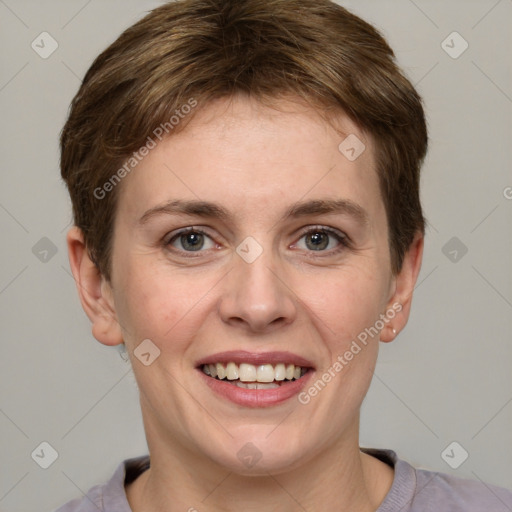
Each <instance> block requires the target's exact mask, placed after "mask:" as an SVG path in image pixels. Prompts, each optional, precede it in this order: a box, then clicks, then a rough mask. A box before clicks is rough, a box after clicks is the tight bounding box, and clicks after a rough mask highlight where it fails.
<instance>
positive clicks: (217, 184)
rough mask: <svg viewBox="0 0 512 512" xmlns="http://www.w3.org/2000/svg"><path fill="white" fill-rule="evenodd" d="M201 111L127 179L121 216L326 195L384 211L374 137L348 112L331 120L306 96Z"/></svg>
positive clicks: (282, 203)
mask: <svg viewBox="0 0 512 512" xmlns="http://www.w3.org/2000/svg"><path fill="white" fill-rule="evenodd" d="M198 108H199V110H198V112H197V113H196V114H195V117H194V118H193V119H192V121H191V122H190V123H188V125H187V126H186V128H185V129H183V130H182V131H180V132H178V133H176V134H173V135H172V136H169V137H168V138H167V139H164V140H163V141H162V142H159V143H158V144H156V147H155V148H154V149H152V150H151V151H150V152H149V154H148V155H147V156H146V157H145V158H144V159H143V160H142V161H141V162H139V164H138V165H137V166H136V167H135V168H134V170H133V171H132V172H131V173H130V175H129V176H127V177H126V178H125V179H124V181H123V183H122V189H121V191H120V192H121V194H120V200H119V205H118V214H122V215H125V214H127V215H131V216H136V215H140V214H141V212H142V211H146V210H147V209H149V208H152V207H155V206H157V205H159V204H163V203H166V202H169V201H170V200H173V199H176V198H185V199H195V200H202V201H210V202H216V203H221V204H225V205H226V209H228V210H233V211H235V212H236V214H237V218H238V219H243V218H249V219H250V218H253V217H254V216H255V215H256V216H258V217H262V216H263V215H264V214H265V213H268V214H269V215H270V214H271V212H275V211H276V210H277V209H281V210H284V209H289V207H290V205H291V204H293V203H295V202H298V201H300V200H305V199H309V200H314V199H317V198H320V197H321V198H323V199H324V198H331V199H338V198H342V199H349V200H352V201H354V202H356V201H357V202H358V203H361V202H362V203H364V204H365V208H366V209H368V210H370V213H373V214H378V210H379V208H380V207H381V206H382V204H379V203H381V201H380V191H379V187H378V179H377V175H376V172H375V166H374V157H373V153H374V148H373V141H372V138H371V137H370V136H368V135H367V134H365V133H364V132H363V131H362V130H361V129H360V128H359V127H358V126H357V125H356V124H355V123H353V122H352V121H351V120H350V119H349V118H348V117H347V116H345V115H343V114H342V113H340V115H339V116H338V117H337V118H336V119H335V124H334V125H333V124H331V123H328V122H327V121H326V120H325V119H324V118H323V117H322V116H321V115H320V114H319V112H318V111H316V110H315V109H313V108H312V107H311V106H308V105H305V104H304V103H302V102H300V101H295V100H282V101H280V102H279V103H278V104H276V105H275V106H272V107H270V106H265V105H263V104H262V103H260V102H258V101H256V100H252V99H247V98H241V97H235V98H230V99H223V100H218V101H215V102H213V103H210V104H208V105H207V106H204V107H202V108H201V107H200V106H199V107H198ZM354 156H355V157H356V158H354ZM372 210H373V212H372Z"/></svg>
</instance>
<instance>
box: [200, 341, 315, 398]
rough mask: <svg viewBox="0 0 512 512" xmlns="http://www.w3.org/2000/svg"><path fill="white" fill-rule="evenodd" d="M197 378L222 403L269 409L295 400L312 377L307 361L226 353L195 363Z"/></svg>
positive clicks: (277, 354) (279, 355)
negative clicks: (227, 402)
mask: <svg viewBox="0 0 512 512" xmlns="http://www.w3.org/2000/svg"><path fill="white" fill-rule="evenodd" d="M196 365H197V366H196V368H197V370H198V374H199V376H200V377H201V379H202V380H203V382H204V383H205V384H206V385H207V387H208V388H209V389H210V390H211V391H213V393H214V394H215V395H217V396H218V397H219V398H221V399H223V400H228V401H229V402H232V403H235V404H237V405H238V406H243V407H252V408H254V407H257V408H259V407H271V406H276V405H279V404H282V403H284V402H286V401H288V400H290V399H291V398H293V397H296V396H297V395H298V394H299V393H300V392H301V390H302V389H303V388H304V387H305V386H306V385H307V382H308V381H309V380H310V379H311V378H312V376H313V375H314V374H315V367H314V366H313V363H311V361H308V360H307V359H305V358H303V357H301V356H299V355H297V354H293V353H291V352H265V353H253V352H248V351H229V352H222V353H217V354H211V355H210V356H207V357H205V358H203V359H202V360H199V361H197V363H196Z"/></svg>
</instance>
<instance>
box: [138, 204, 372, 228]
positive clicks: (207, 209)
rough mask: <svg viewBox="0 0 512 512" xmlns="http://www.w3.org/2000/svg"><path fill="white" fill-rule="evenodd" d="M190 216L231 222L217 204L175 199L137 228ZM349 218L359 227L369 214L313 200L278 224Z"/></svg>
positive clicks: (148, 215)
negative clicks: (154, 220)
mask: <svg viewBox="0 0 512 512" xmlns="http://www.w3.org/2000/svg"><path fill="white" fill-rule="evenodd" d="M163 214H165V215H180V214H181V215H190V216H195V217H203V218H211V219H219V220H225V221H227V220H232V219H233V217H234V216H233V215H232V214H231V213H230V212H229V211H228V210H226V209H225V208H223V207H222V206H220V205H219V204H216V203H211V202H208V201H201V200H182V199H177V200H173V201H168V202H166V203H164V204H162V205H158V206H155V207H154V208H150V209H149V210H147V211H146V212H145V213H144V214H143V215H142V216H141V217H140V219H139V221H138V223H139V224H146V223H147V222H148V221H149V220H150V219H151V218H153V217H155V216H157V215H163ZM335 214H341V215H349V216H351V217H353V218H355V220H357V221H358V222H359V223H361V224H364V225H367V224H368V223H369V216H368V213H367V212H366V211H365V210H364V208H362V207H361V206H360V205H358V204H357V203H355V202H353V201H351V200H349V199H313V200H309V201H304V202H300V203H296V204H294V205H292V206H291V207H290V208H288V210H287V211H286V212H285V213H284V215H283V217H282V219H281V220H286V219H291V218H299V217H306V216H308V215H335Z"/></svg>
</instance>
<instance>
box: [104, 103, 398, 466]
mask: <svg viewBox="0 0 512 512" xmlns="http://www.w3.org/2000/svg"><path fill="white" fill-rule="evenodd" d="M349 134H354V135H356V136H357V137H358V138H359V139H360V140H361V141H363V142H364V144H365V146H366V149H365V150H364V151H363V153H362V154H361V155H360V156H359V157H358V158H356V159H355V160H353V161H352V160H349V159H348V158H347V157H346V154H343V153H342V152H341V151H340V150H339V149H338V146H339V145H340V143H341V142H342V141H343V140H344V138H345V137H346V136H348V135H349ZM373 154H374V148H373V143H372V140H371V138H370V137H368V136H367V135H365V134H364V133H362V132H361V130H360V129H358V127H357V126H356V125H354V124H353V123H352V122H351V121H350V120H349V119H348V118H345V117H343V116H341V117H340V130H339V131H338V130H334V129H333V128H332V127H331V126H330V125H328V124H327V123H326V122H324V121H323V120H322V119H321V118H320V117H319V116H318V114H317V113H315V112H314V111H313V110H311V109H310V108H307V107H306V106H304V105H301V104H299V103H292V102H287V101H282V102H281V103H280V108H279V111H278V110H274V109H270V108H268V107H264V106H262V105H261V104H259V103H256V102H254V101H251V100H248V99H242V98H236V99H232V100H231V101H230V102H227V101H224V100H223V101H218V102H216V103H212V104H210V105H209V106H207V107H206V108H204V109H203V110H202V111H200V112H198V115H197V116H196V118H195V119H194V120H193V121H192V122H191V123H190V124H189V125H188V126H187V128H186V129H185V130H184V131H182V132H180V133H178V134H175V135H173V136H172V137H170V138H168V139H166V140H164V141H162V142H161V143H159V144H158V145H157V146H156V147H155V148H154V149H152V150H151V151H150V153H149V155H148V156H146V157H145V158H144V159H143V160H142V161H141V162H140V163H139V165H138V166H137V167H136V169H134V170H133V171H132V172H131V173H130V175H128V176H127V177H126V178H125V179H124V181H123V183H122V188H121V190H120V196H119V203H118V210H117V214H116V215H117V216H116V222H115V229H114V235H113V253H112V279H111V283H110V285H105V284H104V287H105V286H107V287H109V296H110V298H111V299H110V300H111V306H112V310H113V312H114V314H115V317H116V320H117V321H118V322H119V325H120V326H121V328H122V337H123V339H124V342H125V343H126V345H127V349H128V352H129V353H130V354H131V359H132V364H133V369H134V373H135V376H136V379H137V382H138V385H139V388H140V399H141V406H142V412H143V417H144V422H145V428H146V433H147V436H148V444H149V447H150V450H151V451H152V454H153V452H154V453H155V454H156V453H166V452H168V453H173V454H174V455H173V456H176V455H175V454H181V455H179V456H186V457H189V460H192V459H194V460H207V461H208V462H209V463H211V464H219V465H222V466H223V467H227V468H228V469H230V470H231V471H237V472H239V473H251V472H253V473H257V472H261V471H272V472H280V471H285V470H287V469H290V468H295V467H300V466H301V464H304V463H306V462H307V461H310V460H312V459H313V458H315V457H321V456H323V454H325V453H326V452H327V451H332V450H333V449H334V448H336V447H339V448H341V447H342V446H345V445H346V446H348V445H350V446H354V445H356V444H357V442H358V441H357V430H358V418H359V409H360V405H361V403H362V400H363V398H364V396H365V394H366V392H367V389H368V386H369V383H370V380H371V376H372V371H373V368H374V365H375V361H376V357H377V351H378V341H379V338H381V337H382V336H383V333H384V332H387V331H388V330H391V328H392V327H394V325H393V322H394V321H395V320H394V319H393V317H395V316H396V317H397V318H398V317H399V315H400V313H399V309H401V306H397V305H396V304H395V306H393V304H394V303H396V302H397V297H396V295H395V292H396V289H397V277H395V276H393V275H392V273H391V265H390V253H389V246H388V241H387V236H388V226H387V221H386V213H385V208H384V205H383V201H382V198H381V194H380V191H379V185H378V178H377V174H376V171H375V165H374V158H373ZM392 309H393V310H394V311H392V312H390V311H391V310H392ZM392 313H393V314H392ZM384 316H385V321H384V320H383V317H384ZM363 333H366V334H363ZM98 338H99V339H101V336H98ZM363 339H364V340H365V342H363V341H362V340H363ZM143 340H150V342H148V341H146V342H144V343H145V345H144V344H143V345H141V343H142V342H143ZM158 351H159V355H158V357H156V358H155V355H156V354H157V353H158ZM134 352H135V353H134ZM140 352H142V353H143V354H145V355H144V356H142V357H141V355H140ZM136 354H139V357H141V359H142V360H144V361H145V362H146V363H150V364H147V365H146V364H143V363H142V362H141V360H140V359H139V358H138V357H137V356H136ZM148 354H149V355H148ZM224 374H226V376H224ZM215 375H216V376H215ZM219 377H224V378H223V379H221V378H219ZM290 379H291V380H290ZM256 381H258V383H255V382H256ZM315 390H316V391H315ZM247 443H252V444H247ZM260 455H261V459H260V461H259V462H258V464H257V465H256V466H254V467H252V466H251V463H250V462H249V459H250V457H251V456H252V457H256V458H258V457H259V456H260ZM152 456H153V455H152ZM248 457H249V458H248Z"/></svg>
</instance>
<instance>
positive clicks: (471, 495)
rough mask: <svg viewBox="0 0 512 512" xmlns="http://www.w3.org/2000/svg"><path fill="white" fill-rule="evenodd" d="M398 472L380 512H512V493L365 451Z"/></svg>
mask: <svg viewBox="0 0 512 512" xmlns="http://www.w3.org/2000/svg"><path fill="white" fill-rule="evenodd" d="M363 451H364V452H366V453H368V454H370V455H373V456H374V457H377V458H378V459H380V460H382V461H383V462H386V463H387V464H389V465H390V466H392V467H393V468H394V470H395V476H394V479H393V484H392V486H391V489H390V490H389V492H388V494H387V495H386V497H385V499H384V501H383V502H382V503H381V505H380V507H379V508H378V511H377V512H395V511H397V510H400V511H401V512H482V511H489V512H490V511H492V512H507V511H508V512H510V511H511V510H512V491H510V490H507V489H503V488H500V487H496V486H494V485H490V484H487V483H484V482H482V481H480V480H470V479H465V478H459V477H455V476H452V475H448V474H446V473H440V472H435V471H427V470H425V469H417V468H414V467H413V466H411V465H410V464H409V463H408V462H406V461H404V460H401V459H399V458H398V456H397V455H396V453H395V452H394V451H392V450H377V449H363Z"/></svg>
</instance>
